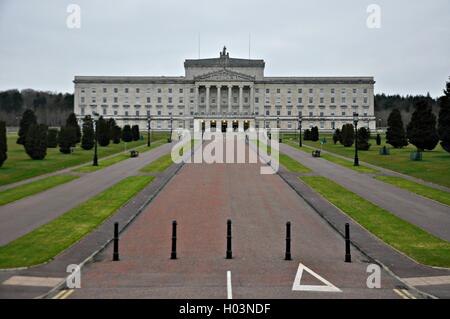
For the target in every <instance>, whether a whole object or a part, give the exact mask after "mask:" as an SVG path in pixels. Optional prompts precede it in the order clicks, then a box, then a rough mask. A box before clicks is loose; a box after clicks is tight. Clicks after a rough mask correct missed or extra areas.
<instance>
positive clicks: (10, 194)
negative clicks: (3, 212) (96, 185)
mask: <svg viewBox="0 0 450 319" xmlns="http://www.w3.org/2000/svg"><path fill="white" fill-rule="evenodd" d="M76 178H78V176H74V175H56V176H50V177H47V178H44V179H41V180H38V181H34V182H31V183H28V184H25V185H21V186H17V187H14V188H10V189H7V190H5V191H3V192H0V205H6V204H9V203H12V202H15V201H16V200H19V199H22V198H24V197H28V196H31V195H34V194H37V193H40V192H43V191H45V190H47V189H50V188H53V187H56V186H58V185H61V184H64V183H67V182H70V181H73V180H74V179H76Z"/></svg>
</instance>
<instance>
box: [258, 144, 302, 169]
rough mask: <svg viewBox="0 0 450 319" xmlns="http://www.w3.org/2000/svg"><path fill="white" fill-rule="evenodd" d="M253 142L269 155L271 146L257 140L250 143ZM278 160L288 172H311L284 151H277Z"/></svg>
mask: <svg viewBox="0 0 450 319" xmlns="http://www.w3.org/2000/svg"><path fill="white" fill-rule="evenodd" d="M255 142H256V145H257V147H258V148H259V149H260V150H262V151H264V152H267V155H271V153H272V147H270V146H267V144H265V143H263V142H261V141H259V140H256V141H255V140H253V141H252V143H255ZM279 162H280V164H281V165H283V166H284V168H286V169H287V170H288V171H289V172H292V173H310V172H311V170H310V169H309V168H308V167H306V166H304V165H302V164H300V163H299V162H298V161H297V160H295V159H293V158H292V157H290V156H288V155H286V154H284V153H281V152H279Z"/></svg>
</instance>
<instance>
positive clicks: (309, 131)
mask: <svg viewBox="0 0 450 319" xmlns="http://www.w3.org/2000/svg"><path fill="white" fill-rule="evenodd" d="M303 139H304V140H305V141H310V140H311V130H309V129H307V130H305V134H304V137H303Z"/></svg>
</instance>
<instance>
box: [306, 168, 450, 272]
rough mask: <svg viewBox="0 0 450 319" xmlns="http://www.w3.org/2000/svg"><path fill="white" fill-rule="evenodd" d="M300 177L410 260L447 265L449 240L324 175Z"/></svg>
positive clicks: (432, 264)
mask: <svg viewBox="0 0 450 319" xmlns="http://www.w3.org/2000/svg"><path fill="white" fill-rule="evenodd" d="M300 179H301V180H302V181H303V182H305V183H306V184H307V185H309V186H310V187H311V188H312V189H314V190H315V191H317V192H318V193H320V194H321V195H322V196H323V197H324V198H326V199H327V200H328V201H330V202H331V203H332V204H334V205H335V206H337V207H338V208H339V209H340V210H342V211H343V212H344V213H345V214H347V215H348V216H350V217H351V218H352V219H354V220H355V221H356V222H357V223H359V224H360V225H362V226H363V227H364V228H366V229H367V230H368V231H369V232H371V233H372V234H374V235H375V236H377V237H378V238H380V239H381V240H383V241H384V242H386V243H387V244H389V245H391V246H392V247H394V248H396V249H398V250H399V251H401V252H403V253H405V254H406V255H408V256H409V257H411V258H413V259H414V260H416V261H418V262H420V263H422V264H426V265H430V266H439V267H450V243H449V242H447V241H445V240H442V239H439V238H437V237H435V236H433V235H431V234H430V233H428V232H426V231H424V230H423V229H421V228H419V227H417V226H415V225H413V224H411V223H408V222H406V221H404V220H403V219H401V218H399V217H397V216H395V215H393V214H391V213H390V212H388V211H386V210H384V209H382V208H380V207H378V206H376V205H374V204H372V203H371V202H369V201H367V200H365V199H364V198H362V197H360V196H358V195H356V194H355V193H352V192H350V191H349V190H347V189H345V188H344V187H342V186H340V185H338V184H336V183H334V182H333V181H331V180H329V179H327V178H325V177H322V176H302V177H300ZM343 226H344V225H342V227H343Z"/></svg>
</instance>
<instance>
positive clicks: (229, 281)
mask: <svg viewBox="0 0 450 319" xmlns="http://www.w3.org/2000/svg"><path fill="white" fill-rule="evenodd" d="M227 298H228V299H233V291H232V287H231V271H229V270H228V271H227Z"/></svg>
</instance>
